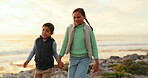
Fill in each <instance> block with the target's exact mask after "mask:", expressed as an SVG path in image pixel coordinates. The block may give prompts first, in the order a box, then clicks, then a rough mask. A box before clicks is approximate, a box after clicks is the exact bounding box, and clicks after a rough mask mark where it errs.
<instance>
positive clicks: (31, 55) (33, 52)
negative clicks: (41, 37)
mask: <svg viewBox="0 0 148 78" xmlns="http://www.w3.org/2000/svg"><path fill="white" fill-rule="evenodd" d="M35 50H36V43H35V42H34V46H33V49H32V50H31V52H30V54H29V56H28V58H27V61H30V60H31V59H32V57H33V56H34V55H35Z"/></svg>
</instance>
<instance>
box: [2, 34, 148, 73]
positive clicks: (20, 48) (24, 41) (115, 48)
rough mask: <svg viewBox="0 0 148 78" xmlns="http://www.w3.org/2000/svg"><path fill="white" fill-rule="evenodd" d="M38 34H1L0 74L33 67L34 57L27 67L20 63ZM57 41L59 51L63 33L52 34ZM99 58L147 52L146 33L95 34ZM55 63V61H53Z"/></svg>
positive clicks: (67, 56)
mask: <svg viewBox="0 0 148 78" xmlns="http://www.w3.org/2000/svg"><path fill="white" fill-rule="evenodd" d="M38 36H39V35H33V36H32V35H31V36H12V35H11V36H1V38H0V76H2V75H3V74H4V73H19V72H20V71H25V70H30V69H33V68H35V65H34V58H32V60H31V61H30V63H29V65H28V66H27V68H23V67H22V64H23V63H24V61H25V60H26V58H27V57H28V55H29V53H30V51H31V49H32V47H33V44H34V40H35V39H36V38H37V37H38ZM53 38H54V39H55V40H56V43H57V51H58V53H59V51H60V49H61V47H62V42H63V39H64V35H53ZM96 41H97V46H98V54H99V59H106V58H109V57H110V56H120V57H123V56H126V55H128V54H134V53H137V54H138V55H145V54H147V53H148V49H147V47H148V35H96ZM62 60H63V61H64V62H65V63H66V62H68V60H69V55H66V56H64V58H63V59H62ZM55 64H57V63H56V61H55Z"/></svg>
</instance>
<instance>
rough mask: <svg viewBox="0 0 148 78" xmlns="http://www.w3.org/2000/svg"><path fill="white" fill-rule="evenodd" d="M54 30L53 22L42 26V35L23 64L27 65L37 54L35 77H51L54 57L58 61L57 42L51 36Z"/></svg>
mask: <svg viewBox="0 0 148 78" xmlns="http://www.w3.org/2000/svg"><path fill="white" fill-rule="evenodd" d="M53 31H54V26H53V24H51V23H45V24H44V25H43V26H42V35H41V36H40V37H38V38H37V39H36V40H35V43H34V47H33V49H32V51H31V53H30V55H29V56H28V58H27V60H26V62H24V64H23V66H24V67H26V66H27V64H28V63H29V61H30V60H31V59H32V57H33V56H34V55H35V63H36V69H35V75H34V78H51V73H52V67H54V58H55V59H56V61H57V59H58V54H57V50H56V42H55V40H54V39H53V38H52V37H51V35H52V34H53ZM53 56H54V58H53Z"/></svg>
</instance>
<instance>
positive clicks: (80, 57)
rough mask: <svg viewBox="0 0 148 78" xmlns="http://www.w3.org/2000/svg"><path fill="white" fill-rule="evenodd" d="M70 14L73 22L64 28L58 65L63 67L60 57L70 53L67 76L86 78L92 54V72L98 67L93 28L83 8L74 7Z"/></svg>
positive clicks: (70, 77) (69, 77)
mask: <svg viewBox="0 0 148 78" xmlns="http://www.w3.org/2000/svg"><path fill="white" fill-rule="evenodd" d="M72 16H73V21H74V23H73V24H71V25H70V26H69V27H68V28H67V30H66V34H65V38H64V41H63V45H62V48H61V51H60V54H59V58H58V66H59V68H61V69H62V68H63V62H62V61H61V59H62V57H63V56H64V54H65V53H66V54H68V53H70V64H69V71H68V78H86V75H87V71H88V66H89V63H90V60H91V58H92V56H93V57H94V59H95V64H94V66H93V69H92V70H93V72H96V71H97V70H98V68H99V61H98V48H97V44H96V40H95V36H94V33H93V29H92V27H91V26H90V24H89V22H88V20H87V19H86V15H85V11H84V10H83V8H77V9H75V10H74V11H73V13H72ZM84 20H85V21H86V22H87V23H88V25H89V26H88V25H87V24H86V23H85V22H84Z"/></svg>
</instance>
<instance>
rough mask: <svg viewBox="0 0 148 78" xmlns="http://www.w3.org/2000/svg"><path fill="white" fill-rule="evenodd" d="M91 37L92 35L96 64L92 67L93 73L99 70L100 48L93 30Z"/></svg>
mask: <svg viewBox="0 0 148 78" xmlns="http://www.w3.org/2000/svg"><path fill="white" fill-rule="evenodd" d="M90 37H91V45H92V55H93V57H94V59H95V64H94V66H93V68H92V70H93V73H94V72H96V71H98V69H99V60H98V59H99V57H98V48H97V43H96V39H95V35H94V32H93V31H92V30H90Z"/></svg>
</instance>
